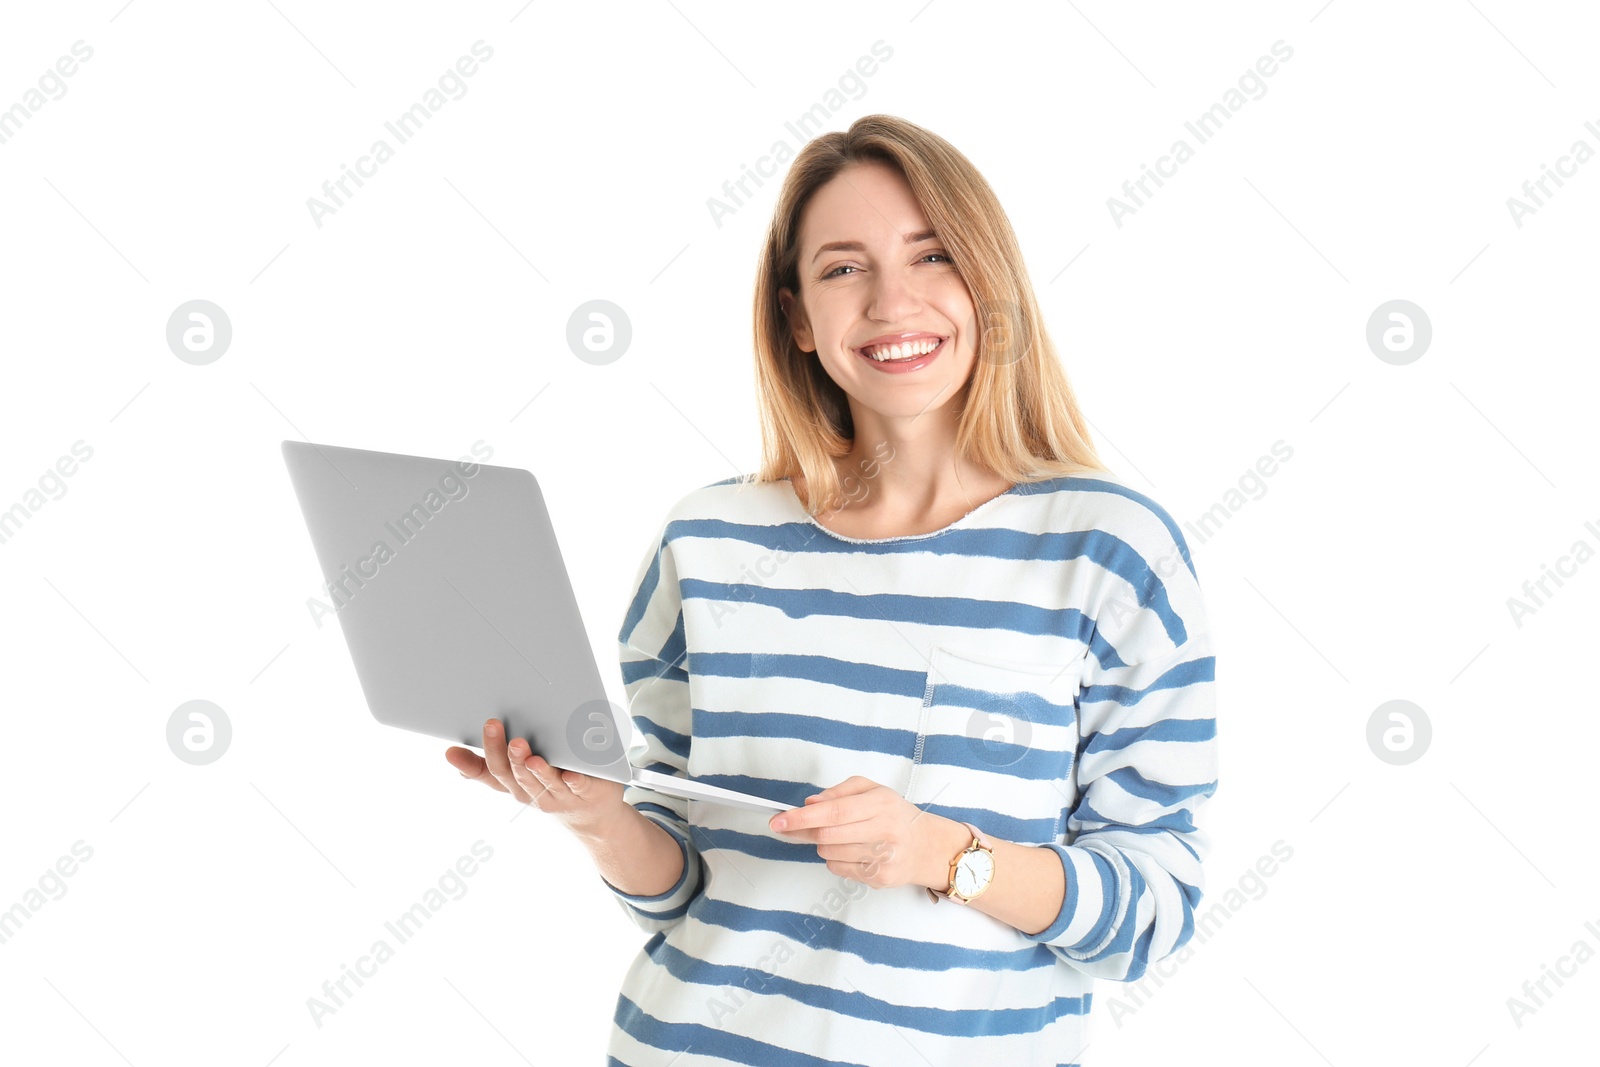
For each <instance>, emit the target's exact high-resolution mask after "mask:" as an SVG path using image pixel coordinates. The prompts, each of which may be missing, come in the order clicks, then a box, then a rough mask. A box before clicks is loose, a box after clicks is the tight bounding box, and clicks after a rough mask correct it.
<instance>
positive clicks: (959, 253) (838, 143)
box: [754, 115, 1108, 514]
mask: <svg viewBox="0 0 1600 1067" xmlns="http://www.w3.org/2000/svg"><path fill="white" fill-rule="evenodd" d="M863 162H880V163H886V164H888V165H889V166H891V167H893V168H894V169H895V170H897V171H898V172H899V173H900V174H901V176H902V177H904V178H905V180H906V183H907V184H908V185H909V186H910V187H911V192H912V195H913V196H914V197H915V198H916V201H917V203H918V204H919V205H920V206H921V208H922V211H923V214H924V215H926V216H927V219H928V222H929V224H930V225H931V226H932V227H933V229H934V231H935V232H937V233H938V235H939V239H940V240H941V241H942V242H943V244H944V246H945V248H946V249H947V250H948V251H949V253H950V256H951V258H952V260H953V263H954V268H955V270H956V272H957V273H958V274H960V276H961V278H962V280H963V281H964V282H965V283H966V285H967V289H968V291H969V292H970V293H971V295H972V301H973V305H974V308H975V310H976V311H977V316H978V317H977V322H978V323H980V324H982V325H983V329H982V330H981V332H980V334H979V341H978V358H977V361H976V364H975V367H974V370H973V375H972V379H971V381H970V382H969V383H968V390H967V398H966V402H965V404H964V406H963V408H962V410H961V412H960V423H959V429H958V431H957V436H956V449H957V451H958V452H959V453H960V454H961V455H962V456H964V457H965V458H966V459H968V460H969V461H971V462H975V463H977V464H979V465H981V466H983V467H985V468H987V469H989V470H990V471H993V472H994V473H995V474H997V475H999V476H1000V477H1002V478H1005V479H1007V480H1009V481H1012V482H1031V481H1042V480H1045V479H1048V478H1054V477H1060V476H1063V475H1069V474H1077V473H1082V472H1084V471H1108V468H1107V467H1106V466H1105V465H1104V464H1103V463H1102V462H1101V461H1100V458H1099V456H1098V455H1097V454H1096V453H1095V449H1094V444H1093V442H1092V441H1091V440H1090V437H1089V431H1088V424H1087V422H1086V420H1085V419H1084V417H1083V414H1082V413H1081V412H1080V411H1079V410H1078V403H1077V400H1076V398H1075V397H1074V396H1073V392H1072V387H1071V385H1069V384H1068V382H1067V376H1066V372H1065V371H1064V370H1063V369H1062V366H1061V362H1060V359H1059V358H1058V357H1057V355H1056V350H1055V346H1054V345H1053V344H1051V342H1050V337H1049V334H1048V333H1047V332H1046V330H1045V327H1044V318H1043V316H1042V314H1041V313H1040V310H1039V305H1038V302H1037V301H1036V300H1035V299H1034V295H1033V286H1032V284H1031V283H1030V282H1029V279H1028V276H1027V272H1026V270H1025V268H1024V265H1023V260H1022V251H1021V248H1020V247H1019V245H1018V244H1017V238H1016V234H1015V233H1014V232H1012V229H1011V223H1010V221H1009V220H1008V219H1007V218H1006V215H1005V212H1004V211H1003V210H1002V209H1001V207H1000V201H999V200H998V199H997V198H996V197H995V195H994V191H993V190H992V189H990V188H989V184H988V183H987V182H986V181H984V179H983V176H982V175H981V174H979V173H978V170H977V168H976V167H974V166H973V165H972V163H971V162H970V161H969V160H968V159H967V158H966V157H965V156H963V155H962V154H961V153H960V152H958V151H957V150H956V149H955V147H954V146H953V145H951V144H950V143H949V142H948V141H946V140H944V138H942V137H939V136H938V135H936V134H934V133H931V132H929V131H928V130H925V129H923V128H922V127H920V126H917V125H914V124H913V123H910V122H907V121H906V120H904V119H900V118H896V117H894V116H892V115H866V116H864V117H862V118H859V119H857V120H856V121H855V122H853V123H851V124H850V128H849V129H848V130H846V131H844V132H842V133H840V132H833V133H827V134H822V135H820V136H818V137H816V138H815V139H814V140H812V141H811V142H810V143H809V144H808V145H806V147H805V148H804V150H802V151H801V152H800V154H799V155H798V156H797V157H796V158H795V161H794V163H793V164H792V165H791V166H790V168H789V172H788V174H787V175H786V176H785V178H784V182H783V188H782V190H781V192H780V193H779V194H778V204H777V207H776V209H775V210H774V212H773V216H772V222H771V224H770V225H769V226H768V228H767V237H766V241H765V243H764V246H763V248H762V252H761V263H760V267H759V269H758V271H757V275H756V286H755V359H756V382H757V386H758V390H759V394H760V405H761V438H762V463H761V470H760V473H759V474H757V475H756V477H755V479H754V481H756V482H767V481H778V480H780V479H783V478H787V477H791V476H792V475H794V474H796V473H799V474H801V475H803V476H804V478H805V497H806V498H807V499H805V501H804V503H805V507H806V510H807V511H808V512H810V513H813V514H815V513H817V512H818V511H820V510H821V508H820V506H819V504H818V502H819V501H830V502H831V501H835V500H838V499H840V498H841V496H842V495H843V494H842V491H841V481H840V478H839V472H838V468H837V467H836V466H835V465H834V463H833V460H834V459H835V458H837V457H843V456H845V455H848V454H849V452H850V448H851V445H852V444H853V442H854V438H855V427H854V425H853V420H852V419H851V415H850V405H849V399H848V397H847V396H846V395H845V392H844V390H842V389H840V388H839V386H838V384H837V383H836V382H834V381H833V379H832V378H830V377H829V376H828V373H827V371H826V370H825V369H824V368H823V367H822V364H821V363H820V361H818V360H817V359H815V358H814V357H812V356H811V355H810V354H809V353H806V352H802V351H801V350H800V348H799V347H798V346H797V345H796V344H795V341H794V336H793V334H792V333H791V332H790V329H789V322H788V318H787V316H786V315H785V314H784V312H783V308H782V306H781V305H780V303H779V300H778V290H779V289H780V288H788V289H789V290H791V291H792V292H794V293H795V294H796V299H798V298H799V292H800V277H799V269H798V260H799V255H800V248H799V243H800V220H801V215H802V213H803V212H804V211H805V208H806V205H807V204H808V203H809V201H810V199H811V196H812V194H814V193H815V192H816V191H817V190H818V189H819V188H820V187H821V186H823V185H824V184H826V183H827V182H829V181H831V180H832V179H833V178H834V177H835V176H836V175H837V174H838V173H839V172H840V171H842V170H844V169H845V168H846V167H848V166H850V165H852V164H856V163H863Z"/></svg>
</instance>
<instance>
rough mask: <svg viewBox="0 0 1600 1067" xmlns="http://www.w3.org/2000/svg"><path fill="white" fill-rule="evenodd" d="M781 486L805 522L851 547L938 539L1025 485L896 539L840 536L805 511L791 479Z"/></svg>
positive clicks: (1015, 484) (1011, 488) (1016, 483)
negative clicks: (946, 521)
mask: <svg viewBox="0 0 1600 1067" xmlns="http://www.w3.org/2000/svg"><path fill="white" fill-rule="evenodd" d="M783 484H784V485H785V486H787V487H788V490H789V494H788V495H789V499H790V500H791V501H793V502H794V506H795V507H796V508H797V509H798V510H799V512H800V514H802V515H804V516H805V518H806V521H807V522H809V523H810V524H811V525H812V526H815V527H816V528H817V529H819V530H821V531H822V532H823V533H825V534H827V535H828V536H829V537H832V538H833V539H835V540H837V541H844V542H846V543H848V544H852V545H889V544H895V543H898V542H900V541H922V540H926V539H927V538H930V537H938V536H939V535H940V534H942V533H948V532H949V531H951V530H955V529H958V528H959V527H961V526H964V525H965V524H966V523H967V522H968V521H969V520H970V519H972V518H973V517H974V516H975V515H978V514H979V513H981V512H983V511H985V510H986V509H988V508H990V507H992V506H993V505H994V504H995V503H997V502H998V501H1000V500H1002V499H1004V498H1005V497H1008V496H1015V495H1017V493H1018V491H1019V490H1021V489H1022V487H1023V485H1024V484H1025V483H1023V482H1014V483H1013V484H1012V485H1011V487H1010V488H1009V489H1006V490H1004V491H1003V492H1000V493H997V494H995V495H994V496H992V497H990V498H989V499H988V500H985V501H984V502H983V503H981V504H979V505H978V506H977V507H975V508H973V509H972V510H970V511H968V512H967V513H966V514H965V515H963V516H961V517H960V518H959V519H956V520H955V521H954V522H952V523H950V524H949V525H947V526H941V527H940V528H939V529H937V530H930V531H928V532H927V533H917V534H900V535H899V536H896V537H851V536H849V535H848V534H842V533H839V532H838V531H836V530H830V529H828V528H827V527H826V526H824V525H822V523H820V522H818V521H817V517H816V516H815V515H813V514H811V513H810V512H809V511H807V510H806V506H805V504H804V503H803V502H802V501H801V500H800V494H799V492H798V491H796V489H795V487H794V481H793V480H792V479H790V478H787V477H786V478H784V479H783Z"/></svg>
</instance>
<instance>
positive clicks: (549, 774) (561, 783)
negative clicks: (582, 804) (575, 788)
mask: <svg viewBox="0 0 1600 1067" xmlns="http://www.w3.org/2000/svg"><path fill="white" fill-rule="evenodd" d="M522 766H523V769H524V771H526V773H527V774H528V775H530V776H531V777H532V778H533V779H534V780H535V781H536V782H538V783H539V788H540V789H542V790H544V791H547V792H548V793H549V794H550V796H551V797H552V798H553V799H554V800H555V801H556V802H557V803H559V804H571V803H572V801H573V795H572V790H571V789H569V788H567V783H566V780H565V779H564V778H563V777H562V771H561V768H559V767H552V766H551V765H550V763H549V761H547V760H546V759H545V758H544V757H543V756H540V755H539V754H537V753H534V754H533V755H530V756H529V757H528V758H527V760H526V761H524V762H523V764H522Z"/></svg>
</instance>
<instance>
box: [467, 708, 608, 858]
mask: <svg viewBox="0 0 1600 1067" xmlns="http://www.w3.org/2000/svg"><path fill="white" fill-rule="evenodd" d="M483 752H484V754H483V755H482V756H480V755H478V754H477V753H476V752H474V751H472V750H471V749H470V748H463V747H462V746H460V745H452V746H451V747H450V748H448V749H446V750H445V754H444V758H445V759H446V760H447V761H448V762H449V764H450V766H452V767H454V768H455V769H456V770H457V771H459V772H460V773H461V776H462V777H463V778H471V779H473V780H474V781H478V782H482V783H483V784H484V785H486V786H488V787H489V788H491V789H495V790H498V791H499V792H501V793H510V794H511V795H512V796H514V797H516V798H517V800H518V801H520V802H521V803H523V804H532V805H533V806H535V807H537V808H538V809H539V810H540V811H543V812H548V813H549V814H551V815H554V816H556V817H557V818H559V819H560V820H561V821H562V822H563V823H565V824H566V826H567V828H568V829H570V830H573V831H575V832H579V833H593V832H594V831H596V830H597V829H599V828H600V827H602V826H604V825H605V824H606V823H607V822H608V821H610V820H611V819H612V818H613V817H614V816H616V815H617V814H618V813H619V812H621V810H622V809H623V808H626V807H628V805H627V803H626V802H624V801H623V799H622V791H623V785H622V783H621V782H613V781H609V780H608V779H605V778H596V777H594V776H593V775H588V774H579V773H578V772H577V771H564V770H561V769H559V768H556V767H552V766H550V764H549V763H547V762H545V760H544V759H543V757H541V756H537V755H534V754H533V753H532V752H530V751H529V749H528V743H527V742H526V741H524V740H523V739H522V738H520V737H519V738H515V739H514V740H512V741H511V743H510V744H509V745H508V744H507V743H506V740H505V729H504V727H503V725H502V724H501V722H500V720H499V719H490V720H489V721H488V722H486V723H484V726H483Z"/></svg>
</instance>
